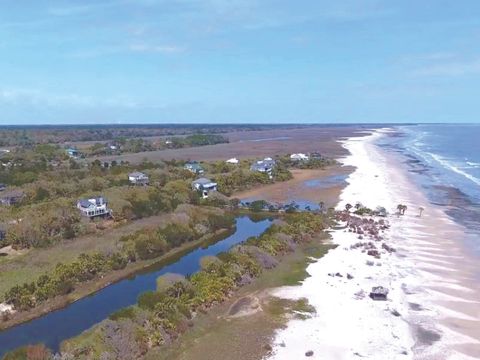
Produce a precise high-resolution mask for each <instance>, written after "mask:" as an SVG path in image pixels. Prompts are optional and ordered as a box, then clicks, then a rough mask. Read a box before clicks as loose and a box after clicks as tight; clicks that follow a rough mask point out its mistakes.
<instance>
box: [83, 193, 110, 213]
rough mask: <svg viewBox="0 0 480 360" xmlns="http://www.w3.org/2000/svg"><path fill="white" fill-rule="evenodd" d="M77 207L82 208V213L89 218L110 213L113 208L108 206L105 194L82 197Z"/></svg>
mask: <svg viewBox="0 0 480 360" xmlns="http://www.w3.org/2000/svg"><path fill="white" fill-rule="evenodd" d="M77 208H78V209H79V210H80V212H81V213H82V215H85V216H87V217H89V218H93V217H95V216H104V215H110V213H111V210H110V209H109V208H108V204H107V200H106V199H105V198H104V197H103V196H97V197H93V198H89V199H80V200H78V201H77Z"/></svg>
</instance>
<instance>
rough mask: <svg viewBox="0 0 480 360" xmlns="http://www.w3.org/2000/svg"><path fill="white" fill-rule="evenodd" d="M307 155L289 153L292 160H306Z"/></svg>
mask: <svg viewBox="0 0 480 360" xmlns="http://www.w3.org/2000/svg"><path fill="white" fill-rule="evenodd" d="M308 159H309V157H308V155H307V154H303V153H298V154H292V155H290V160H292V161H308Z"/></svg>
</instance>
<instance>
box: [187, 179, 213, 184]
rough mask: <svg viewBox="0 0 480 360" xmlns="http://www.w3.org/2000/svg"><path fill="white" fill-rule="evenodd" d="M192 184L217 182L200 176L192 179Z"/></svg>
mask: <svg viewBox="0 0 480 360" xmlns="http://www.w3.org/2000/svg"><path fill="white" fill-rule="evenodd" d="M192 184H199V185H210V184H216V183H215V182H213V181H212V180H210V179H207V178H199V179H197V180H194V181H192Z"/></svg>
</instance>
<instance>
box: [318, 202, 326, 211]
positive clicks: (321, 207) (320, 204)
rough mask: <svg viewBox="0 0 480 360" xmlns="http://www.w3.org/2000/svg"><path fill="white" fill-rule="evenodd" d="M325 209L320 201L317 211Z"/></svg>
mask: <svg viewBox="0 0 480 360" xmlns="http://www.w3.org/2000/svg"><path fill="white" fill-rule="evenodd" d="M324 207H325V203H324V202H323V201H320V202H319V203H318V210H320V211H323V208H324Z"/></svg>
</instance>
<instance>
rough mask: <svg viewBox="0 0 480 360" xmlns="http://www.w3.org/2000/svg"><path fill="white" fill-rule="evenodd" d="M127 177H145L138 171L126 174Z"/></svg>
mask: <svg viewBox="0 0 480 360" xmlns="http://www.w3.org/2000/svg"><path fill="white" fill-rule="evenodd" d="M128 176H129V177H136V178H137V177H147V175H146V174H144V173H142V172H139V171H134V172H132V173H130V174H128Z"/></svg>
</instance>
